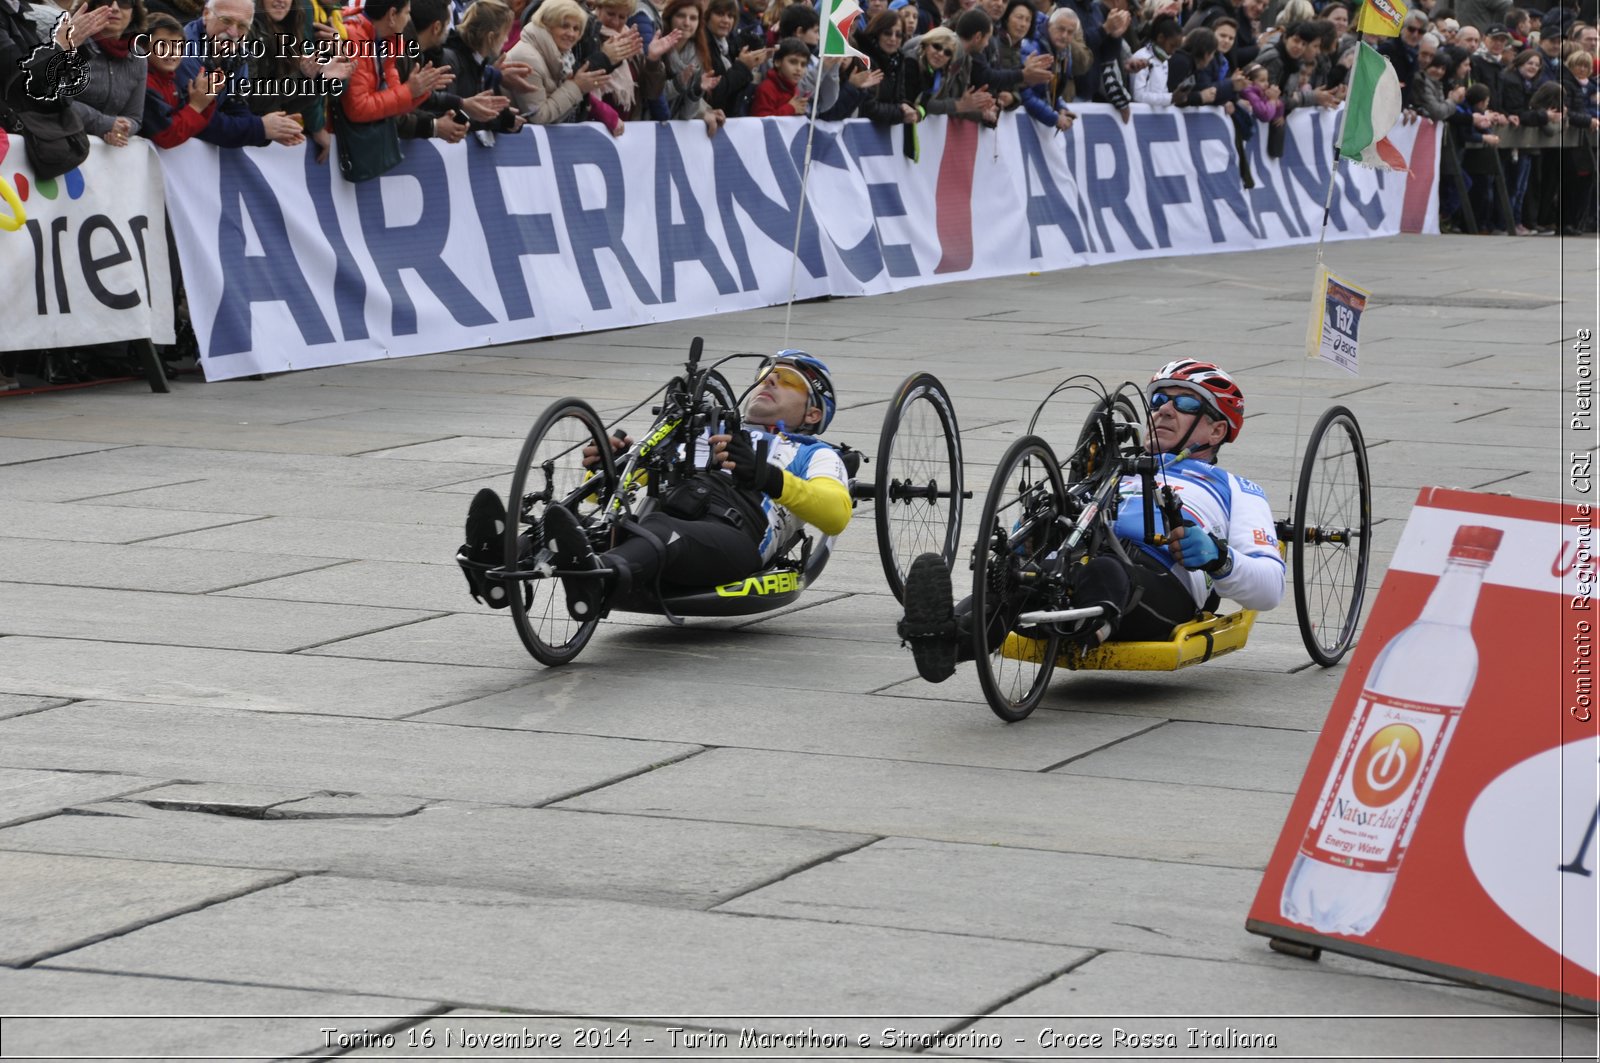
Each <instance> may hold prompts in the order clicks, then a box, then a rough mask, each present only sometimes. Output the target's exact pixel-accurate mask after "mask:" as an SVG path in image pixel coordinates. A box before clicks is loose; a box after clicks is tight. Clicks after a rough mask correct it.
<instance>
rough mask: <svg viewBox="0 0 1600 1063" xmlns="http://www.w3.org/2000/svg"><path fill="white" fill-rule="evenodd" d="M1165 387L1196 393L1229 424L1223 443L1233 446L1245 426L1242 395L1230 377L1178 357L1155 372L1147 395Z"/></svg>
mask: <svg viewBox="0 0 1600 1063" xmlns="http://www.w3.org/2000/svg"><path fill="white" fill-rule="evenodd" d="M1166 384H1176V385H1180V386H1182V387H1185V388H1187V389H1188V390H1190V391H1193V392H1195V393H1196V394H1198V395H1199V396H1200V397H1201V399H1203V400H1204V401H1205V403H1206V405H1207V406H1210V407H1211V408H1212V410H1214V411H1215V412H1216V414H1217V416H1218V417H1221V418H1222V419H1223V420H1224V421H1227V422H1228V437H1227V438H1226V439H1225V440H1223V442H1225V443H1232V442H1233V441H1234V440H1235V439H1237V438H1239V430H1240V429H1241V428H1243V427H1244V392H1242V391H1240V390H1239V385H1238V384H1235V383H1234V382H1233V377H1231V376H1229V375H1228V374H1227V373H1225V372H1223V371H1222V370H1221V369H1218V368H1217V367H1216V366H1215V365H1213V364H1211V363H1210V362H1202V361H1198V360H1197V359H1194V358H1179V359H1178V360H1177V361H1173V362H1168V363H1167V364H1166V365H1164V366H1162V367H1161V368H1160V369H1158V370H1156V375H1155V376H1153V377H1151V378H1150V386H1149V388H1147V389H1146V392H1147V393H1152V392H1155V391H1157V390H1159V389H1160V388H1161V387H1162V386H1163V385H1166Z"/></svg>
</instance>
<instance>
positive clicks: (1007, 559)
mask: <svg viewBox="0 0 1600 1063" xmlns="http://www.w3.org/2000/svg"><path fill="white" fill-rule="evenodd" d="M1073 392H1086V393H1088V394H1090V395H1092V396H1094V401H1093V405H1092V407H1091V409H1090V412H1089V415H1088V417H1087V418H1086V419H1085V421H1084V423H1083V427H1082V429H1081V430H1080V431H1079V433H1078V437H1077V440H1076V442H1075V443H1074V445H1073V448H1072V450H1071V452H1070V453H1069V454H1068V455H1067V457H1066V459H1065V460H1064V461H1063V460H1060V459H1058V457H1057V455H1056V452H1055V451H1054V450H1053V449H1052V448H1051V446H1050V444H1049V443H1048V442H1046V441H1045V440H1044V439H1043V438H1041V437H1040V436H1039V435H1037V434H1036V429H1037V428H1038V424H1039V420H1040V417H1041V414H1042V413H1043V411H1044V409H1045V406H1046V405H1047V404H1048V403H1049V402H1050V401H1051V400H1052V399H1053V398H1055V397H1056V396H1057V395H1061V394H1063V393H1073ZM1130 396H1132V397H1130ZM1143 406H1144V397H1143V392H1142V391H1141V389H1140V388H1139V387H1138V386H1137V385H1135V384H1133V383H1124V384H1122V385H1120V386H1119V387H1118V388H1116V389H1115V390H1114V391H1107V390H1106V388H1105V387H1104V385H1102V384H1101V383H1100V381H1098V380H1096V379H1095V378H1093V377H1088V376H1075V377H1069V378H1068V379H1066V380H1064V381H1062V382H1061V383H1060V384H1058V385H1057V386H1056V387H1055V389H1053V390H1052V391H1051V392H1050V393H1049V394H1048V395H1046V396H1045V398H1044V399H1043V400H1041V401H1040V403H1039V405H1038V407H1037V408H1036V409H1035V410H1034V414H1033V418H1032V419H1031V420H1030V422H1029V424H1028V431H1027V433H1026V434H1025V435H1024V436H1023V437H1021V438H1019V439H1017V440H1016V441H1015V442H1013V443H1012V444H1011V446H1010V447H1009V448H1008V449H1007V450H1006V452H1005V455H1004V456H1003V457H1002V458H1001V459H1000V463H999V465H998V467H997V468H996V470H995V474H994V479H993V481H992V483H991V486H990V489H989V494H988V496H987V498H986V499H985V500H984V504H983V509H982V514H981V516H980V519H979V524H978V534H977V537H976V542H975V544H974V546H973V550H972V602H971V604H972V611H973V615H974V616H975V617H994V616H996V615H1000V616H1003V617H1005V618H1006V619H1007V620H1008V621H1009V626H1008V630H1007V633H1006V636H1005V638H1004V640H1003V641H1000V640H998V639H997V638H995V637H994V635H993V634H992V633H991V632H989V631H986V630H985V629H986V628H988V627H989V625H988V624H985V623H977V624H974V625H973V627H974V632H973V639H974V643H975V645H974V647H973V648H974V653H975V658H976V663H977V667H978V678H979V682H980V684H981V685H982V687H983V692H984V697H985V699H986V700H987V701H988V703H989V707H990V709H992V710H993V711H994V713H995V715H997V716H999V717H1000V718H1001V719H1003V720H1007V721H1017V720H1021V719H1023V718H1025V717H1026V716H1028V714H1029V713H1031V712H1032V711H1033V710H1034V708H1035V707H1037V706H1038V704H1039V701H1040V699H1041V698H1042V697H1043V695H1044V691H1045V688H1046V686H1047V684H1048V683H1049V681H1050V678H1051V675H1052V674H1053V672H1054V670H1055V668H1056V667H1057V666H1058V665H1059V666H1060V667H1063V668H1067V669H1069V670H1075V671H1080V670H1095V669H1101V670H1133V671H1171V670H1175V669H1178V668H1184V667H1189V666H1191V665H1196V664H1201V663H1203V662H1206V661H1209V660H1212V659H1214V658H1216V657H1220V656H1222V655H1224V654H1227V653H1232V652H1234V651H1235V650H1239V649H1242V648H1243V647H1244V645H1245V642H1246V640H1247V639H1248V638H1249V635H1250V630H1251V628H1252V626H1253V625H1254V623H1255V618H1256V612H1255V610H1251V609H1239V610H1237V611H1234V612H1231V613H1226V614H1218V613H1216V612H1213V611H1211V610H1210V609H1206V610H1201V611H1200V613H1199V615H1198V616H1197V617H1196V618H1195V619H1194V620H1192V621H1190V622H1187V623H1183V624H1180V625H1178V626H1177V627H1176V628H1175V629H1174V630H1173V632H1172V636H1171V638H1170V639H1169V640H1167V641H1164V642H1162V641H1148V642H1121V641H1116V640H1113V641H1109V642H1105V643H1103V644H1101V645H1098V646H1091V645H1089V644H1088V642H1087V641H1085V640H1081V639H1075V638H1074V637H1073V636H1075V635H1078V634H1080V633H1081V632H1082V631H1083V630H1084V627H1085V625H1093V624H1095V622H1096V621H1097V619H1098V618H1099V617H1100V616H1101V615H1102V613H1103V610H1102V608H1101V607H1100V606H1097V605H1088V606H1075V605H1074V603H1073V601H1072V585H1071V583H1072V575H1073V573H1074V570H1075V569H1076V567H1077V566H1078V565H1080V564H1082V563H1083V562H1085V561H1086V560H1088V559H1089V558H1090V557H1095V556H1099V555H1101V554H1103V553H1112V554H1116V555H1118V556H1119V557H1121V558H1122V560H1123V561H1124V562H1126V561H1128V555H1127V552H1126V548H1125V547H1124V546H1123V544H1122V543H1121V542H1120V541H1119V540H1118V537H1117V535H1116V534H1115V532H1114V530H1113V529H1114V526H1115V525H1116V521H1117V515H1118V510H1119V507H1120V505H1121V503H1122V493H1121V482H1122V479H1123V477H1126V476H1137V477H1138V478H1139V480H1140V493H1141V498H1142V501H1143V503H1144V506H1143V512H1144V527H1143V529H1142V531H1143V538H1144V541H1145V542H1147V543H1149V544H1151V545H1155V546H1164V545H1165V544H1166V542H1167V538H1166V536H1165V534H1163V533H1161V532H1158V530H1157V529H1156V527H1155V514H1156V513H1157V512H1158V511H1159V512H1161V513H1162V514H1163V522H1164V524H1165V526H1166V527H1174V526H1177V525H1178V524H1181V523H1182V516H1181V512H1180V511H1179V509H1178V506H1177V503H1176V501H1175V499H1174V497H1173V493H1172V491H1171V490H1170V488H1167V487H1165V486H1164V485H1162V484H1161V483H1160V480H1161V479H1162V474H1161V467H1160V464H1159V458H1158V457H1156V456H1154V455H1151V454H1148V453H1146V452H1145V450H1144V444H1143V438H1144V431H1145V429H1146V426H1147V420H1146V418H1145V417H1144V416H1142V415H1141V414H1140V412H1138V411H1139V410H1140V409H1142V408H1143ZM1274 523H1275V531H1276V534H1277V539H1278V549H1279V551H1280V552H1281V553H1284V554H1285V555H1286V560H1287V561H1288V562H1289V569H1290V572H1291V574H1292V578H1293V586H1294V602H1295V615H1296V620H1297V622H1298V625H1299V629H1300V636H1301V639H1302V640H1303V641H1304V643H1305V647H1306V651H1307V652H1308V653H1309V654H1310V655H1311V659H1312V660H1313V661H1314V662H1316V663H1317V664H1319V665H1322V666H1324V667H1327V666H1331V665H1333V664H1336V663H1338V661H1339V660H1340V659H1342V658H1343V657H1344V655H1345V653H1346V652H1348V651H1349V649H1350V646H1351V645H1352V644H1353V643H1354V641H1355V636H1356V629H1357V626H1358V624H1359V622H1360V618H1361V605H1362V601H1363V599H1364V598H1365V594H1366V576H1367V562H1368V557H1369V554H1370V552H1371V547H1372V535H1371V532H1372V491H1371V483H1370V480H1369V478H1368V471H1367V453H1366V443H1365V441H1364V439H1363V437H1362V434H1361V428H1360V426H1359V425H1358V424H1357V422H1356V418H1355V415H1354V414H1353V413H1351V412H1350V411H1349V410H1348V409H1346V408H1345V407H1343V406H1334V407H1331V408H1330V409H1328V410H1327V411H1326V412H1324V413H1323V415H1322V416H1321V418H1320V419H1318V421H1317V423H1316V426H1315V427H1314V428H1313V429H1312V431H1311V435H1310V438H1309V440H1308V442H1307V445H1306V450H1305V456H1304V459H1303V460H1302V462H1301V464H1300V471H1299V477H1298V482H1297V489H1296V491H1295V492H1294V495H1293V496H1292V498H1291V515H1290V517H1289V518H1287V519H1280V520H1277V521H1275V522H1274Z"/></svg>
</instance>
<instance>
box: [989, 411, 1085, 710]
mask: <svg viewBox="0 0 1600 1063" xmlns="http://www.w3.org/2000/svg"><path fill="white" fill-rule="evenodd" d="M1065 496H1066V491H1065V488H1064V487H1063V485H1062V482H1061V466H1060V465H1059V464H1058V463H1057V462H1056V456H1055V454H1054V452H1052V451H1051V449H1050V444H1048V443H1046V442H1045V441H1044V440H1042V439H1040V438H1039V437H1038V436H1023V437H1022V438H1021V439H1019V440H1017V441H1016V442H1014V443H1012V444H1011V447H1010V448H1009V449H1008V450H1007V451H1006V453H1005V457H1003V458H1001V459H1000V465H999V467H998V468H997V469H996V470H995V474H994V481H993V483H992V484H991V485H990V487H989V494H988V497H987V498H985V499H984V500H983V517H982V519H981V520H980V521H979V524H978V541H977V543H976V544H975V545H974V546H973V553H972V560H973V564H972V617H973V625H972V627H973V632H972V636H973V643H974V645H973V653H974V657H975V658H976V661H977V665H978V681H979V682H980V683H981V684H982V685H983V694H984V697H985V698H987V699H988V701H989V708H990V709H992V710H994V714H995V715H996V716H998V717H1000V718H1001V719H1002V720H1006V721H1007V722H1015V721H1017V720H1021V719H1023V718H1024V717H1026V716H1027V715H1028V714H1029V713H1031V712H1032V711H1033V710H1034V708H1035V707H1037V706H1038V704H1039V699H1040V698H1041V697H1043V696H1044V691H1045V686H1046V684H1048V683H1049V681H1050V674H1051V673H1052V672H1053V671H1055V667H1056V652H1057V650H1058V649H1059V647H1060V641H1061V640H1060V637H1059V636H1058V635H1057V634H1055V633H1054V632H1053V631H1051V630H1048V629H1047V628H1039V629H1034V630H1030V631H1029V632H1027V635H1028V638H1030V639H1032V640H1033V641H1032V642H1031V643H1027V644H1021V645H1019V644H1017V643H1016V642H1013V644H1012V645H1010V646H1008V645H1007V643H1008V641H1012V640H1011V632H1012V631H1013V629H1014V628H1015V626H1016V618H1017V617H1018V616H1019V615H1020V614H1021V613H1023V612H1024V611H1026V610H1028V609H1030V608H1038V607H1041V606H1044V605H1048V604H1050V603H1049V602H1048V600H1047V595H1046V594H1045V593H1043V592H1041V590H1040V588H1041V587H1043V586H1046V585H1048V584H1049V582H1050V580H1051V578H1052V573H1051V568H1052V566H1053V565H1055V564H1057V563H1058V562H1059V556H1058V551H1059V548H1060V546H1061V543H1062V541H1063V539H1064V537H1065V534H1064V533H1065V520H1064V518H1063V507H1064V505H1065V501H1066V499H1065Z"/></svg>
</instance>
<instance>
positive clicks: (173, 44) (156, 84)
mask: <svg viewBox="0 0 1600 1063" xmlns="http://www.w3.org/2000/svg"><path fill="white" fill-rule="evenodd" d="M144 31H145V33H146V34H147V35H148V36H149V46H150V59H149V63H148V65H147V67H146V70H145V79H144V84H145V89H144V120H143V121H142V122H141V123H140V125H139V132H140V133H142V134H143V135H144V136H147V137H149V138H150V139H151V140H153V141H155V144H156V147H158V148H175V147H177V146H178V145H179V144H182V143H183V142H184V141H186V140H188V139H189V138H190V137H192V136H194V135H195V134H196V133H198V132H200V130H202V129H204V128H205V127H206V123H207V122H209V121H211V115H212V114H213V113H214V112H215V111H216V109H217V92H218V91H219V90H220V88H221V81H222V79H223V75H222V74H221V73H220V72H218V73H216V74H213V75H211V76H209V77H208V76H201V77H197V78H195V79H194V80H192V81H190V82H189V91H188V93H187V94H186V95H187V97H188V98H187V99H180V98H179V97H178V82H177V76H176V75H177V73H178V64H179V63H180V62H182V60H183V43H184V37H183V26H182V25H180V24H179V23H178V20H177V19H175V18H173V17H172V16H171V15H160V14H157V15H151V16H150V17H149V18H148V19H146V20H145V25H144Z"/></svg>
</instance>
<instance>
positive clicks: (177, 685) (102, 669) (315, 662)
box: [0, 636, 527, 718]
mask: <svg viewBox="0 0 1600 1063" xmlns="http://www.w3.org/2000/svg"><path fill="white" fill-rule="evenodd" d="M0 664H3V665H4V668H3V670H0V686H5V687H7V688H8V692H10V693H16V694H33V695H38V696H41V697H57V698H99V699H106V700H111V701H133V702H137V701H144V702H153V703H157V704H166V705H182V706H206V707H210V708H236V709H253V710H257V711H261V712H295V713H305V712H311V713H327V714H329V715H333V716H381V717H389V718H392V717H397V716H408V715H410V714H412V713H416V712H423V711H425V710H427V709H434V708H439V707H441V706H444V705H451V704H454V703H455V702H458V701H469V700H471V699H473V698H480V697H483V696H484V695H486V694H492V693H495V692H497V691H500V690H504V689H506V688H507V687H510V686H514V685H516V684H518V683H521V682H525V681H526V679H527V675H526V673H525V672H524V671H517V670H513V669H509V668H462V667H458V666H455V665H421V664H406V663H403V662H394V661H362V660H355V659H346V658H334V657H313V656H309V655H304V654H295V655H285V654H281V653H256V652H248V651H245V650H212V649H193V648H190V647H186V646H156V645H150V644H148V643H131V642H130V643H116V642H104V643H97V642H91V641H88V640H84V639H64V638H52V639H36V638H25V637H22V636H12V637H10V638H0Z"/></svg>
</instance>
